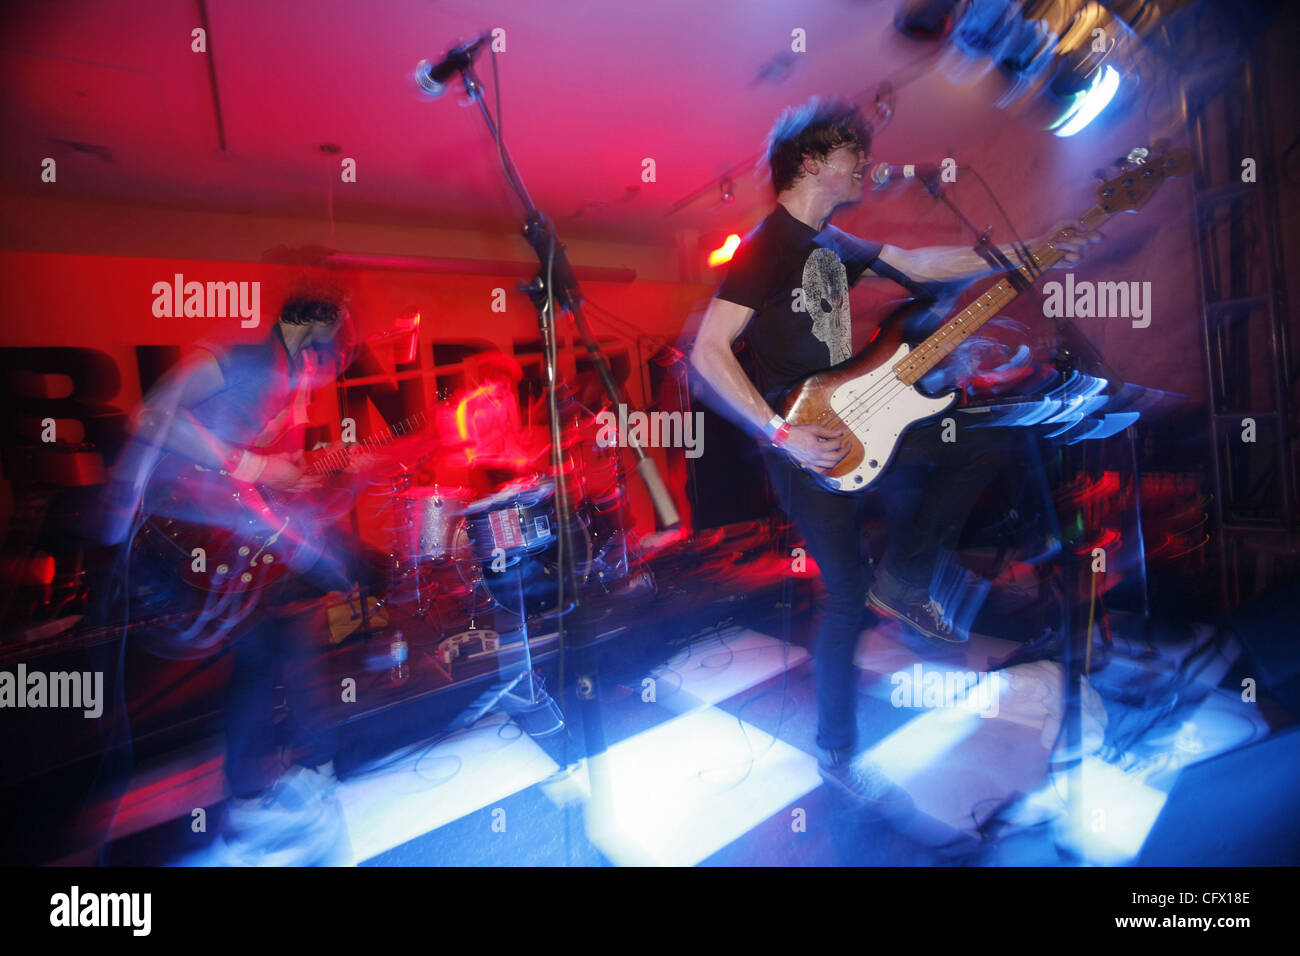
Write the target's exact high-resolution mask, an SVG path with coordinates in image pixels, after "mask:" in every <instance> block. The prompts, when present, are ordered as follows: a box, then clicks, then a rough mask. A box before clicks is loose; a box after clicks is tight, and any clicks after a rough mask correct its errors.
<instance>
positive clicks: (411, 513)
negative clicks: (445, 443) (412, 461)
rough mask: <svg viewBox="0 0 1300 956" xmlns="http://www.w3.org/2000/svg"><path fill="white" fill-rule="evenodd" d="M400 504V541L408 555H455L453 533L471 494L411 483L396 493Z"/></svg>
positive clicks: (439, 558) (441, 557)
mask: <svg viewBox="0 0 1300 956" xmlns="http://www.w3.org/2000/svg"><path fill="white" fill-rule="evenodd" d="M397 497H398V500H399V502H400V503H401V507H402V512H401V513H402V515H403V521H402V527H403V529H404V532H403V544H404V546H405V548H406V556H407V557H408V558H431V559H433V560H434V561H445V560H447V559H448V558H451V557H454V555H455V548H456V532H457V529H458V528H459V527H460V525H461V524H462V521H463V517H464V514H465V508H466V506H467V505H468V504H469V501H470V493H469V492H468V491H467V490H465V489H464V488H449V487H445V486H440V485H414V486H412V487H410V488H407V489H406V490H405V491H402V492H399V493H398V496H397Z"/></svg>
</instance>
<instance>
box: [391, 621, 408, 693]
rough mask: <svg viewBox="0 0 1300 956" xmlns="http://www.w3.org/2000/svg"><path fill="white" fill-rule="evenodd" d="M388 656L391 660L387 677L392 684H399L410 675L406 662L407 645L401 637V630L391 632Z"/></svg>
mask: <svg viewBox="0 0 1300 956" xmlns="http://www.w3.org/2000/svg"><path fill="white" fill-rule="evenodd" d="M388 657H389V660H390V661H392V667H391V668H390V669H389V672H388V676H389V679H390V680H391V681H392V682H393V683H394V684H400V683H402V682H403V681H404V680H406V678H408V677H410V676H411V672H410V669H409V667H408V666H407V663H406V658H407V646H406V641H404V640H403V639H402V632H401V631H394V632H393V640H392V642H391V643H390V644H389V645H388Z"/></svg>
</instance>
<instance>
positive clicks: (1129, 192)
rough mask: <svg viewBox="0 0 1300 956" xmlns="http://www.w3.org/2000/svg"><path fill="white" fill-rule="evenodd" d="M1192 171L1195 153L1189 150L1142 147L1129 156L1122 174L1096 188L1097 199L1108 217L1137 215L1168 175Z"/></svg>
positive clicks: (1180, 174) (1183, 148) (1184, 148)
mask: <svg viewBox="0 0 1300 956" xmlns="http://www.w3.org/2000/svg"><path fill="white" fill-rule="evenodd" d="M1191 170H1192V151H1191V150H1190V149H1187V148H1186V147H1181V148H1179V149H1171V150H1165V151H1161V152H1158V153H1151V152H1149V151H1148V150H1146V149H1145V148H1142V147H1139V148H1137V149H1135V150H1133V152H1131V153H1129V154H1128V157H1127V158H1126V161H1125V163H1124V169H1123V172H1121V173H1120V174H1119V175H1118V176H1115V177H1114V178H1113V179H1108V180H1106V181H1105V182H1103V183H1102V184H1101V185H1100V186H1098V187H1097V198H1098V199H1099V200H1100V201H1101V207H1102V209H1104V210H1105V211H1106V213H1107V214H1108V215H1114V214H1115V213H1117V212H1136V211H1137V210H1139V209H1141V208H1142V207H1143V206H1145V205H1146V204H1147V200H1148V199H1150V198H1151V196H1152V195H1153V194H1154V193H1155V191H1156V190H1157V189H1159V188H1160V184H1161V183H1163V182H1164V181H1165V178H1166V177H1168V176H1185V175H1187V174H1188V173H1189V172H1191Z"/></svg>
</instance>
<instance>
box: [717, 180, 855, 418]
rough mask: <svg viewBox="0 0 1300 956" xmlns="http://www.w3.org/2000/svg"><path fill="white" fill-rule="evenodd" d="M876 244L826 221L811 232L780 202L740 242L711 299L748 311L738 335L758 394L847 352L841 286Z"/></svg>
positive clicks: (845, 297) (848, 329) (848, 332)
mask: <svg viewBox="0 0 1300 956" xmlns="http://www.w3.org/2000/svg"><path fill="white" fill-rule="evenodd" d="M880 248H881V244H880V243H878V242H870V241H867V240H864V239H858V238H857V237H855V236H851V235H849V234H848V233H846V232H844V231H843V230H842V229H837V228H835V227H834V226H830V225H828V226H826V227H825V228H824V229H823V230H822V231H821V232H817V231H816V230H815V229H813V228H812V227H811V226H808V225H806V224H804V223H802V222H800V221H799V220H798V219H796V218H794V216H792V215H790V213H789V212H788V211H787V210H786V208H785V207H784V206H782V205H781V204H780V203H778V204H777V206H776V209H775V210H774V211H773V212H772V214H771V215H770V216H768V217H767V218H766V219H764V220H763V221H762V222H761V223H759V224H758V226H757V227H756V228H755V229H754V231H753V232H751V233H750V234H749V236H748V237H747V238H746V239H745V241H744V242H742V243H741V245H740V248H739V249H738V250H737V252H736V255H735V256H734V258H733V259H732V260H731V265H730V268H729V269H728V271H727V276H726V278H725V279H724V280H723V282H722V287H721V288H720V289H719V290H718V298H719V299H725V300H726V301H728V302H734V303H735V304H736V305H742V306H745V307H746V308H749V309H753V310H754V316H753V318H752V319H751V320H750V323H749V327H748V329H747V330H746V333H745V334H746V337H747V339H748V341H749V344H750V345H751V347H752V348H753V350H754V358H755V360H756V364H757V369H756V373H757V375H756V381H755V385H756V386H757V387H758V390H759V391H760V392H762V393H763V395H764V396H765V397H766V398H768V399H770V398H771V397H772V396H773V395H774V394H776V393H777V392H780V391H781V390H783V389H786V388H789V387H790V386H791V385H793V384H794V383H795V382H797V381H799V380H800V379H802V378H804V377H806V376H808V375H812V374H813V373H814V372H820V371H822V370H824V369H827V368H829V367H830V366H832V365H838V364H839V363H840V362H843V361H845V360H847V359H848V358H850V357H851V355H852V347H853V346H852V323H851V321H850V318H849V287H850V286H851V285H853V284H854V283H855V282H857V281H858V279H859V278H861V276H862V273H864V272H865V271H866V270H867V269H869V268H871V267H872V265H873V264H875V262H876V258H877V256H879V255H880Z"/></svg>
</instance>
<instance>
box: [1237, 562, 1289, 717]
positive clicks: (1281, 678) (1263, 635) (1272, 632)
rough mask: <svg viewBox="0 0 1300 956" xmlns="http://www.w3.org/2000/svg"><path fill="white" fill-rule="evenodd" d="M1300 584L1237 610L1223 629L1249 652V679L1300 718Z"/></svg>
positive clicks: (1266, 595)
mask: <svg viewBox="0 0 1300 956" xmlns="http://www.w3.org/2000/svg"><path fill="white" fill-rule="evenodd" d="M1298 620H1300V582H1297V581H1291V582H1289V583H1287V584H1284V585H1282V586H1281V587H1278V588H1274V589H1273V590H1272V591H1269V592H1267V593H1266V594H1261V595H1260V596H1259V597H1257V598H1254V599H1253V600H1251V601H1247V602H1246V603H1245V604H1243V605H1242V606H1241V607H1239V608H1237V609H1236V610H1234V611H1233V612H1232V613H1231V614H1229V615H1228V618H1227V620H1226V621H1224V624H1223V627H1224V629H1225V630H1227V631H1228V632H1230V633H1231V634H1232V635H1233V636H1234V637H1236V638H1237V640H1238V641H1239V642H1241V646H1242V648H1243V649H1244V650H1245V652H1246V658H1247V665H1248V667H1247V670H1248V674H1247V676H1250V677H1254V678H1255V679H1256V681H1257V682H1258V684H1259V685H1260V686H1262V687H1263V688H1265V689H1266V690H1267V691H1268V692H1269V694H1271V695H1272V696H1273V697H1275V698H1276V699H1277V701H1278V702H1279V703H1281V704H1282V705H1283V706H1284V707H1286V708H1287V709H1288V710H1290V711H1292V712H1293V713H1295V714H1297V715H1300V633H1297V631H1296V621H1298Z"/></svg>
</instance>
